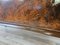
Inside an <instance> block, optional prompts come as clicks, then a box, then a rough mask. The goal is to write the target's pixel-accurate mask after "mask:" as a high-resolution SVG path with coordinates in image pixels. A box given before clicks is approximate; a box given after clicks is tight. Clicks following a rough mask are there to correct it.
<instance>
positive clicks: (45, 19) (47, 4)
mask: <svg viewBox="0 0 60 45" xmlns="http://www.w3.org/2000/svg"><path fill="white" fill-rule="evenodd" d="M51 4H52V3H51V0H49V1H46V0H23V1H18V0H15V1H14V0H12V1H10V2H9V1H8V2H5V3H4V2H3V1H0V20H1V21H6V22H15V23H24V24H28V25H33V26H44V27H50V28H52V27H53V29H56V28H57V29H60V28H59V27H60V24H59V21H57V20H58V19H57V18H56V19H57V20H56V19H55V17H54V12H53V10H52V5H51Z"/></svg>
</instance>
